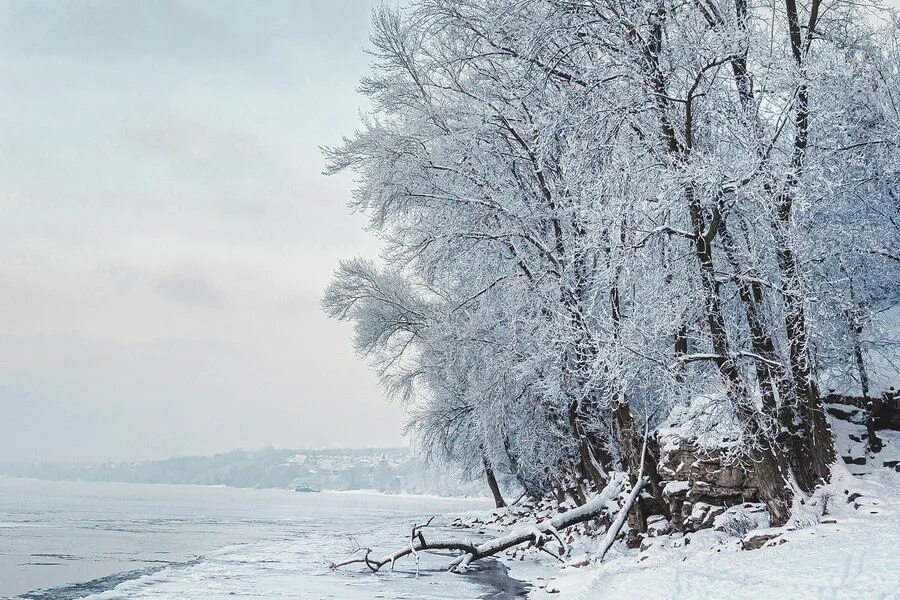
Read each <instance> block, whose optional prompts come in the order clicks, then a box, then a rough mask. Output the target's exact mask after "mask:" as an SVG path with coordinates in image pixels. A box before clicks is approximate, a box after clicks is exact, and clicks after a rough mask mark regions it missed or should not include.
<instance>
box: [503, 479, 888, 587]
mask: <svg viewBox="0 0 900 600" xmlns="http://www.w3.org/2000/svg"><path fill="white" fill-rule="evenodd" d="M842 471H843V470H842ZM833 486H834V488H835V490H837V492H838V493H837V494H836V496H835V497H834V498H833V499H832V500H831V502H829V508H828V514H827V515H825V516H824V517H823V518H822V522H821V523H819V524H817V525H814V526H810V527H803V528H798V527H786V528H784V529H781V530H771V531H773V532H776V531H777V532H782V535H781V537H779V538H777V539H775V540H773V541H771V542H769V544H770V546H767V547H764V548H761V549H759V550H753V551H745V550H742V549H741V547H740V541H739V540H738V539H736V538H732V537H729V536H727V535H726V534H724V533H720V532H715V531H712V530H706V531H703V532H699V533H695V534H692V535H690V536H688V540H687V542H685V540H684V539H681V540H680V541H677V540H669V543H668V544H664V545H666V546H667V547H665V548H663V549H659V550H656V549H650V550H648V551H646V552H640V551H639V550H624V549H623V548H622V547H616V548H615V549H614V552H615V554H614V553H613V552H611V553H610V555H608V556H607V558H606V560H605V561H604V563H603V564H601V565H590V566H587V567H581V568H565V569H562V570H560V568H559V567H558V566H556V565H554V564H552V563H551V562H549V561H546V560H544V559H542V558H539V557H537V556H535V557H533V558H531V559H530V560H529V559H527V558H526V560H524V561H520V562H517V561H513V562H511V563H510V564H511V571H510V574H511V575H512V576H513V577H515V578H519V579H524V580H528V581H531V582H533V583H534V585H535V589H534V590H533V591H532V592H531V593H530V594H529V595H528V598H530V599H532V600H539V599H547V598H557V599H559V598H562V599H572V600H582V599H583V600H587V599H590V600H598V599H601V598H628V599H641V598H653V599H667V598H671V599H681V598H690V599H692V600H701V599H704V598H709V599H711V600H713V599H714V600H721V599H725V598H727V599H729V600H738V599H743V598H747V599H755V598H765V599H766V600H774V599H778V598H785V599H788V598H790V599H803V598H822V599H842V598H847V599H854V600H856V599H880V600H888V599H895V598H898V599H900V473H896V472H894V471H893V470H889V469H883V468H879V469H876V470H875V471H874V472H872V473H871V474H869V475H866V476H865V477H855V476H852V475H850V474H849V473H847V472H843V473H842V474H839V475H838V477H837V480H836V481H835V482H834V484H833ZM843 489H848V490H849V491H850V494H862V495H861V496H860V497H858V498H855V499H854V500H853V501H850V502H848V501H847V498H848V496H849V495H850V494H844V493H843ZM781 540H784V542H783V543H781Z"/></svg>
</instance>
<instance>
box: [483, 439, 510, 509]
mask: <svg viewBox="0 0 900 600" xmlns="http://www.w3.org/2000/svg"><path fill="white" fill-rule="evenodd" d="M481 460H482V462H483V463H484V476H485V478H486V479H487V484H488V487H489V488H490V489H491V495H492V496H493V497H494V506H496V507H497V508H503V507H504V506H506V500H504V499H503V494H501V493H500V486H499V485H498V484H497V477H496V476H495V475H494V469H493V467H491V461H489V460H488V457H487V456H486V455H485V454H484V452H482V453H481Z"/></svg>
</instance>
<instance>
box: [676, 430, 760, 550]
mask: <svg viewBox="0 0 900 600" xmlns="http://www.w3.org/2000/svg"><path fill="white" fill-rule="evenodd" d="M660 446H661V451H660V461H659V474H660V478H661V480H662V485H663V497H664V498H665V500H666V502H667V503H668V506H669V511H670V514H671V526H672V528H673V529H674V530H676V531H682V532H687V531H696V530H698V529H706V528H708V527H712V526H713V522H714V520H715V518H716V517H717V516H719V515H720V514H722V513H723V512H725V509H726V508H728V507H730V506H734V505H737V504H742V503H744V502H755V501H757V500H758V497H759V484H758V482H757V480H756V476H755V475H754V474H753V473H752V472H750V471H748V470H746V469H744V468H743V467H742V466H741V465H739V464H736V463H733V462H730V461H729V460H728V459H727V457H726V454H725V451H723V450H720V449H709V450H707V449H701V448H698V447H697V445H696V444H695V443H693V442H692V441H691V440H688V439H684V438H678V437H674V438H668V439H665V440H661V443H660Z"/></svg>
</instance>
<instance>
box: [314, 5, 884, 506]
mask: <svg viewBox="0 0 900 600" xmlns="http://www.w3.org/2000/svg"><path fill="white" fill-rule="evenodd" d="M898 31H900V20H898V17H897V16H896V15H894V14H892V13H891V12H890V11H888V10H887V9H885V8H883V7H879V6H878V5H877V4H875V3H871V4H870V3H867V2H862V3H860V2H856V1H849V0H807V1H805V2H802V1H798V0H775V1H774V2H769V1H766V2H762V1H761V0H687V1H681V0H524V1H523V0H411V1H410V2H408V3H407V4H406V5H405V6H404V7H402V8H400V9H390V8H379V9H377V10H376V11H375V13H374V24H373V35H372V47H373V48H372V53H373V56H374V60H375V62H374V66H373V72H372V74H371V76H369V77H368V78H366V79H365V80H364V81H363V82H362V84H361V91H362V92H363V93H364V94H366V95H367V96H368V97H369V98H370V100H371V102H372V107H373V109H372V111H371V113H370V114H369V115H367V116H366V117H365V118H364V121H363V124H362V126H361V129H360V130H359V131H357V132H356V133H355V134H354V135H353V136H352V137H350V138H348V139H345V140H344V143H343V144H342V145H341V146H340V147H336V148H329V149H327V150H326V154H327V157H328V160H329V170H330V171H334V172H336V171H340V170H344V169H351V170H353V171H355V172H356V173H357V174H358V185H357V189H356V190H355V193H354V199H353V201H352V207H353V208H354V209H355V210H358V211H361V212H363V213H365V214H366V215H367V216H368V217H369V219H370V227H371V230H372V231H374V232H375V233H376V234H377V235H379V236H380V237H381V239H382V240H383V242H384V247H385V250H384V253H383V256H382V258H381V260H380V261H379V262H378V264H375V263H373V262H371V261H368V260H363V259H354V260H349V261H346V262H344V263H343V264H341V266H340V268H339V269H338V271H337V273H336V275H335V279H334V281H333V283H332V284H331V285H330V287H329V288H328V290H327V291H326V294H325V297H324V301H323V303H324V307H325V309H326V310H327V311H328V312H329V313H330V314H331V315H332V316H334V317H336V318H339V319H345V320H352V321H353V322H355V326H356V329H355V331H356V336H355V342H356V346H357V348H358V350H359V351H360V352H361V353H362V354H364V355H366V356H368V357H369V358H370V359H371V360H372V362H373V364H374V366H375V367H376V368H377V369H378V372H379V374H380V376H381V378H382V380H383V382H384V383H385V385H386V387H387V389H388V390H389V391H390V392H391V393H392V394H393V395H395V396H397V397H399V398H401V399H402V400H403V401H405V402H407V403H408V406H409V415H410V422H409V427H410V428H411V431H412V432H414V434H415V435H416V436H418V438H419V439H420V440H421V442H422V444H423V448H424V449H425V450H426V451H427V452H428V453H429V455H430V456H432V457H433V458H436V459H438V460H442V461H446V462H451V463H453V464H456V465H459V466H461V467H462V468H464V469H465V470H467V471H468V472H469V473H470V474H472V475H473V476H474V475H486V476H487V478H488V481H489V483H490V485H491V487H492V489H493V490H494V491H495V495H496V498H497V501H498V504H499V503H501V502H502V498H501V497H500V494H499V489H498V486H497V483H496V478H497V477H500V478H501V480H502V479H503V478H504V477H509V478H515V479H516V480H517V481H518V483H519V484H520V485H521V486H522V488H524V489H525V490H526V491H527V492H528V493H530V494H533V495H542V494H547V493H557V494H568V495H571V496H572V497H574V498H575V499H576V500H579V501H583V499H584V498H585V497H586V495H587V494H588V493H589V492H590V491H591V489H592V488H594V489H598V488H600V487H603V485H604V483H605V482H607V481H608V479H609V477H610V475H609V474H610V473H611V472H612V471H615V470H624V471H627V472H629V473H630V474H631V475H632V477H634V476H635V475H636V473H637V472H638V471H639V470H640V468H641V466H642V465H641V464H640V463H641V462H642V458H641V456H642V454H641V447H642V442H643V438H644V431H645V427H648V428H649V430H650V431H652V430H653V428H654V427H655V426H656V425H658V424H659V423H660V422H661V421H662V420H664V419H665V418H666V416H667V415H668V414H669V412H670V411H671V410H672V408H673V407H675V406H678V405H685V404H687V403H690V402H691V399H692V398H696V397H697V396H700V395H703V396H706V397H711V398H714V399H715V400H716V402H718V403H719V404H720V405H722V406H724V407H726V408H727V409H728V410H729V411H730V412H731V413H732V414H733V415H734V417H735V419H736V420H737V421H738V422H739V424H740V429H741V439H740V443H739V445H738V448H739V449H740V456H737V457H736V459H739V460H744V461H746V463H747V464H748V465H752V467H753V468H754V469H755V470H756V471H757V473H758V474H759V477H760V480H761V482H762V489H761V495H762V496H763V499H764V500H765V502H766V503H767V505H768V506H769V509H770V511H771V512H772V515H773V520H774V521H775V522H779V521H784V520H785V519H786V518H787V517H788V514H789V511H790V507H791V503H792V499H793V497H794V495H795V494H798V493H804V492H809V491H811V490H812V489H813V488H814V487H815V486H816V485H817V484H818V483H820V482H822V481H823V480H826V479H827V478H828V476H829V473H830V466H831V464H832V463H833V461H834V445H833V440H832V436H831V432H830V429H829V426H828V423H827V421H826V419H825V416H824V411H823V409H822V394H823V391H822V388H823V387H824V385H825V384H824V383H823V382H824V381H827V382H829V383H828V384H829V385H833V383H831V382H834V381H843V382H845V383H847V382H851V381H852V382H855V385H856V388H857V390H859V391H860V393H863V394H869V393H870V392H871V390H870V389H869V388H870V386H871V384H870V382H871V381H872V379H873V377H874V376H875V374H874V373H873V372H872V371H873V368H874V367H873V365H874V364H876V363H878V364H881V363H880V362H879V361H875V360H873V356H874V353H876V352H882V353H886V354H887V355H888V356H890V354H891V353H893V355H894V356H896V347H891V346H890V343H889V341H888V340H887V339H886V336H885V335H883V334H882V333H880V332H881V325H882V324H883V322H884V319H883V318H882V317H883V315H885V314H890V312H891V309H892V308H894V307H896V305H897V303H898V299H900V284H898V282H900V255H898V250H897V246H898V244H897V240H898V239H900V235H898V234H900V218H898V216H900V208H898V207H900V146H898V144H900V112H898V110H900V46H898V41H900V37H898V35H897V34H898ZM895 313H896V311H895ZM652 454H653V453H652V452H650V453H648V457H647V458H646V459H645V462H646V464H645V465H643V466H644V469H645V472H646V473H647V474H648V475H649V477H650V489H652V490H653V492H654V494H656V495H658V494H660V490H659V486H658V478H657V477H656V476H655V468H654V465H655V459H654V458H653V456H652Z"/></svg>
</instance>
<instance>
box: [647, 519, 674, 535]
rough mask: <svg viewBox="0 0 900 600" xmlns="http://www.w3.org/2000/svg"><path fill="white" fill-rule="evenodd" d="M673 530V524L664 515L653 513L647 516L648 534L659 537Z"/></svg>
mask: <svg viewBox="0 0 900 600" xmlns="http://www.w3.org/2000/svg"><path fill="white" fill-rule="evenodd" d="M670 531H672V524H671V523H669V520H668V519H667V518H665V517H664V516H662V515H652V516H650V517H647V536H648V537H657V536H660V535H665V534H667V533H669V532H670Z"/></svg>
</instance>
